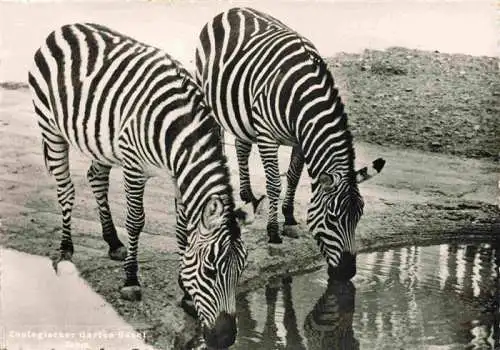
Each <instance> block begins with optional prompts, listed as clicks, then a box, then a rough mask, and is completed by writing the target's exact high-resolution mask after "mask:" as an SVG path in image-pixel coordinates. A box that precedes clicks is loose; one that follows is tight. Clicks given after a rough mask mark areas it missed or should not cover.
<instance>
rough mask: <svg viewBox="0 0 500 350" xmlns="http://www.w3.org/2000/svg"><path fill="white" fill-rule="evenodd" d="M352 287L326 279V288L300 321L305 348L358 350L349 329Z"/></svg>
mask: <svg viewBox="0 0 500 350" xmlns="http://www.w3.org/2000/svg"><path fill="white" fill-rule="evenodd" d="M355 298H356V287H355V286H354V284H353V283H352V282H351V281H337V280H333V279H331V278H330V279H328V285H327V288H326V290H325V292H324V293H323V295H321V297H320V298H319V299H318V301H317V302H316V304H315V305H314V307H313V309H312V310H311V311H310V312H309V313H308V314H307V316H306V318H305V320H304V335H305V336H306V339H307V348H308V349H311V350H314V349H317V350H323V349H352V350H355V349H359V348H360V344H359V340H358V339H357V338H356V337H355V334H354V330H353V327H352V324H353V316H354V309H355V308H354V305H355Z"/></svg>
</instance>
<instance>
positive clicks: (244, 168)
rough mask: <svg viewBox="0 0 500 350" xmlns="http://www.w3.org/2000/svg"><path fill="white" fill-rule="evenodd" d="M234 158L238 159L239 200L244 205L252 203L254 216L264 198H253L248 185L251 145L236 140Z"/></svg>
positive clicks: (250, 187)
mask: <svg viewBox="0 0 500 350" xmlns="http://www.w3.org/2000/svg"><path fill="white" fill-rule="evenodd" d="M235 146H236V156H237V158H238V169H239V176H240V198H241V200H242V201H243V202H245V203H250V202H251V203H252V206H253V210H254V214H256V213H257V211H258V207H259V205H260V204H261V203H262V200H263V199H264V198H265V196H261V197H260V198H259V199H257V198H255V196H254V194H253V192H252V186H251V184H250V172H249V169H248V158H249V157H250V152H251V151H252V144H251V143H247V142H245V141H241V140H239V139H236V144H235Z"/></svg>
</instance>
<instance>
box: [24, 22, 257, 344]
mask: <svg viewBox="0 0 500 350" xmlns="http://www.w3.org/2000/svg"><path fill="white" fill-rule="evenodd" d="M28 81H29V87H30V90H31V93H32V100H33V106H34V110H35V114H36V115H37V117H38V125H39V127H40V130H41V135H42V145H43V158H44V161H45V166H46V168H47V170H48V172H49V173H50V174H51V175H52V176H53V177H54V178H55V181H56V183H57V199H58V202H59V205H60V207H61V211H62V239H61V244H60V249H59V256H58V258H57V259H56V261H55V262H54V264H55V265H54V267H55V268H57V263H58V262H60V261H61V260H71V258H72V255H73V251H74V250H73V243H72V238H71V213H72V207H73V203H74V198H75V189H74V185H73V182H72V180H71V176H70V168H69V149H70V147H72V148H73V149H76V150H77V151H79V152H81V153H82V154H84V155H85V156H87V157H88V158H90V159H91V165H90V167H89V169H88V172H87V178H88V181H89V183H90V186H91V188H92V191H93V194H94V195H95V198H96V201H97V205H98V209H99V216H100V222H101V225H102V235H103V238H104V241H105V242H106V243H107V244H108V246H109V252H108V254H109V257H110V258H111V259H114V260H125V263H124V265H125V274H126V279H125V284H124V286H123V287H122V288H121V290H120V293H121V297H122V298H124V299H127V300H132V301H134V300H139V299H141V287H140V283H139V278H138V276H137V272H138V263H137V251H138V240H139V234H140V232H141V230H142V229H143V226H144V223H145V214H144V207H143V196H144V189H145V185H146V182H147V180H148V179H149V178H150V177H153V176H157V175H161V174H163V173H166V174H169V175H170V176H171V177H172V179H173V182H174V184H175V189H176V220H177V224H176V239H177V244H178V250H179V254H180V264H181V267H180V272H179V285H180V287H181V288H182V290H183V292H184V297H183V299H182V301H183V302H184V303H183V305H184V306H186V308H187V309H186V310H189V306H191V307H192V308H193V310H194V311H193V310H192V311H193V312H196V315H195V316H198V318H199V320H200V322H201V324H202V326H203V329H204V337H205V340H206V341H207V344H209V345H211V346H213V347H227V346H230V345H231V344H232V343H233V342H234V339H235V336H236V319H235V307H236V306H235V304H236V296H235V295H236V287H237V283H238V280H239V277H240V275H241V273H242V271H243V269H244V266H245V263H246V258H247V251H246V248H245V246H244V244H243V242H242V239H241V232H240V227H239V222H238V221H237V220H238V219H239V218H241V217H242V215H244V213H243V212H242V211H240V210H237V209H235V204H234V199H233V195H232V188H231V186H230V178H229V171H228V168H227V166H226V159H225V157H223V155H222V149H221V147H220V144H219V142H218V137H217V133H216V131H217V130H218V127H217V123H216V121H215V119H214V117H213V115H212V114H211V110H210V107H209V106H208V105H207V103H206V101H205V99H204V95H203V93H202V91H201V89H200V88H199V86H198V85H197V84H196V82H195V80H194V78H193V77H192V76H191V75H190V74H189V73H188V71H187V70H185V69H184V68H183V67H182V66H181V65H180V63H179V62H177V61H176V60H175V59H173V58H172V57H170V56H169V55H168V54H166V53H165V52H163V51H161V50H160V49H158V48H155V47H152V46H149V45H146V44H144V43H141V42H138V41H136V40H135V39H133V38H131V37H128V36H126V35H123V34H120V33H118V32H116V31H114V30H112V29H110V28H107V27H105V26H102V25H99V24H92V23H76V24H70V25H64V26H62V27H60V28H59V29H56V30H54V31H53V32H51V33H50V34H49V35H48V37H47V38H46V40H45V42H44V43H43V44H42V45H41V47H40V48H39V49H38V50H37V51H36V53H35V54H34V62H33V66H32V68H31V69H30V70H29V74H28ZM112 167H121V168H122V169H123V179H124V185H125V186H124V187H125V192H126V205H127V216H126V229H127V233H128V249H126V248H125V247H124V245H123V243H122V242H121V241H120V239H119V238H118V235H117V232H116V229H115V226H114V224H113V220H112V216H111V212H110V207H109V203H108V187H109V174H110V170H111V168H112Z"/></svg>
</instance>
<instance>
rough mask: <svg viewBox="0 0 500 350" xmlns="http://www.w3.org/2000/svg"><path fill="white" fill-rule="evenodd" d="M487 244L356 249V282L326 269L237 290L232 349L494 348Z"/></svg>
mask: <svg viewBox="0 0 500 350" xmlns="http://www.w3.org/2000/svg"><path fill="white" fill-rule="evenodd" d="M499 260H500V250H499V249H498V248H497V247H496V246H495V245H491V244H474V245H457V244H443V245H436V246H427V247H417V246H413V247H405V248H398V249H392V250H387V251H380V252H374V253H366V254H360V255H359V256H358V273H357V275H356V277H355V278H354V279H353V280H352V282H348V283H345V282H339V281H330V282H329V281H328V279H327V274H326V271H325V270H320V271H316V272H313V273H310V274H306V275H302V276H294V277H293V278H290V277H288V278H284V279H279V280H276V281H271V282H270V283H269V284H268V285H267V286H266V287H265V288H261V289H259V290H256V291H252V292H250V293H247V294H243V295H241V296H240V298H239V301H238V339H237V342H236V344H235V345H234V347H232V349H500V329H499V308H498V302H499V298H500V296H499V295H500V291H499V288H500V286H499V283H500V282H499V279H498V273H499V271H498V269H499Z"/></svg>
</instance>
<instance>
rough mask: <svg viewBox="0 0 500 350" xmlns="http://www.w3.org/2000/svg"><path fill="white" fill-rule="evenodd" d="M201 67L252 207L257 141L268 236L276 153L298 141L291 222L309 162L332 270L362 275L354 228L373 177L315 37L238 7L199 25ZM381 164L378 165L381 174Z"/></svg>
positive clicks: (274, 233) (314, 214) (291, 174)
mask: <svg viewBox="0 0 500 350" xmlns="http://www.w3.org/2000/svg"><path fill="white" fill-rule="evenodd" d="M196 67H197V72H196V78H197V81H198V83H199V84H200V85H201V86H202V89H203V90H204V92H205V94H206V96H207V100H208V101H209V104H210V105H211V107H212V108H213V111H214V114H215V116H216V118H217V120H218V122H219V124H220V125H221V126H222V128H224V129H225V130H227V131H229V132H231V133H232V134H234V135H235V136H236V139H237V140H236V149H237V156H238V163H239V170H240V196H241V198H242V200H243V201H245V202H250V201H251V202H253V203H254V206H257V205H258V200H257V199H256V198H255V196H254V195H253V193H252V189H251V186H250V178H249V172H248V157H249V154H250V151H251V148H252V144H253V143H257V146H258V149H259V153H260V156H261V159H262V162H263V165H264V170H265V174H266V191H267V194H268V197H269V217H268V224H267V232H268V235H269V242H270V243H281V242H282V239H281V237H280V235H279V226H278V210H277V207H278V200H279V194H280V191H281V189H280V188H281V183H280V176H279V168H278V155H277V151H278V148H279V146H280V145H289V146H293V149H292V156H291V160H290V166H289V169H288V172H287V185H288V187H287V191H286V196H285V199H284V203H283V214H284V216H285V225H295V224H297V221H296V220H295V218H294V215H293V202H294V196H295V190H296V187H297V185H298V182H299V178H300V175H301V172H302V170H303V167H304V165H305V166H306V168H307V171H308V174H309V176H310V177H311V178H312V193H313V197H312V199H311V203H310V206H309V210H308V219H307V221H308V226H309V229H310V231H311V232H312V234H313V235H314V237H315V238H316V239H317V241H318V245H319V247H320V250H321V251H322V253H323V254H324V255H325V257H326V259H327V260H328V263H329V265H330V266H331V267H332V268H334V269H336V268H340V267H341V268H342V269H344V268H345V269H348V270H350V271H348V272H347V273H346V275H351V274H353V273H355V271H353V262H354V261H355V259H354V254H355V243H354V230H355V227H356V225H357V222H358V221H359V219H360V217H361V215H362V210H363V199H362V197H361V195H360V193H359V190H358V187H357V182H358V181H357V180H359V179H357V178H367V177H368V176H364V175H366V172H365V173H363V174H359V173H357V172H356V171H355V169H354V157H355V155H354V149H353V145H352V136H351V133H350V132H349V129H348V126H347V116H346V114H345V113H344V105H343V103H342V101H341V99H340V96H339V94H338V90H337V89H336V88H335V86H334V80H333V77H332V75H331V73H330V72H329V71H328V69H327V65H326V63H325V62H324V61H323V59H322V58H321V57H320V55H319V53H318V51H317V50H316V49H315V47H314V45H313V44H312V43H311V42H310V41H309V40H307V39H306V38H304V37H303V36H301V35H299V34H298V33H296V32H295V31H293V30H292V29H290V28H289V27H287V26H286V25H284V24H283V23H282V22H280V21H279V20H277V19H275V18H273V17H271V16H269V15H266V14H264V13H261V12H258V11H256V10H253V9H249V8H234V9H231V10H228V11H226V12H224V13H221V14H219V15H217V16H216V17H215V18H213V19H212V21H210V22H209V23H207V24H206V25H205V27H204V28H203V30H202V31H201V33H200V38H199V44H198V47H197V50H196ZM383 163H384V161H383V160H377V166H375V164H374V168H375V169H376V171H377V172H378V171H380V170H381V167H382V166H383ZM366 169H368V168H366ZM366 169H365V170H366ZM354 267H355V265H354ZM354 270H355V268H354ZM347 277H348V276H347Z"/></svg>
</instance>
